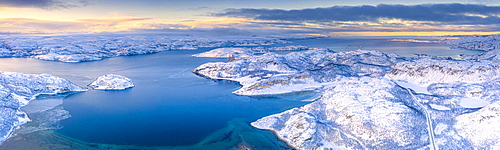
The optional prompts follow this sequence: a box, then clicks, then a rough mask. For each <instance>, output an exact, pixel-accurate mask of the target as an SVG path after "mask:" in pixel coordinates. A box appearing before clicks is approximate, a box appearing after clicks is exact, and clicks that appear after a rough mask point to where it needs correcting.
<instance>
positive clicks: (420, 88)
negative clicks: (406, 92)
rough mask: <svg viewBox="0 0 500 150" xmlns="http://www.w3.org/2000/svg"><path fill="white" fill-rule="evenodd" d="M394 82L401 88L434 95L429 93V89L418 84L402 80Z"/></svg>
mask: <svg viewBox="0 0 500 150" xmlns="http://www.w3.org/2000/svg"><path fill="white" fill-rule="evenodd" d="M394 82H396V83H397V84H398V85H399V86H402V87H405V88H409V89H412V90H413V91H415V92H416V93H421V94H428V95H432V93H430V92H429V91H427V87H423V86H420V85H417V84H412V83H408V82H406V81H402V80H394Z"/></svg>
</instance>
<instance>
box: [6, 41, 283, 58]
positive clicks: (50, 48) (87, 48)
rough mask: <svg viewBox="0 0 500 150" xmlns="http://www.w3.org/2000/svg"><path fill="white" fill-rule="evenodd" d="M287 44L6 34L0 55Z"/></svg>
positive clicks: (109, 54) (114, 54)
mask: <svg viewBox="0 0 500 150" xmlns="http://www.w3.org/2000/svg"><path fill="white" fill-rule="evenodd" d="M282 43H288V42H287V41H283V40H279V39H277V38H258V37H234V38H223V37H220V38H217V37H213V38H207V37H186V36H161V35H134V36H131V35H123V36H116V35H99V36H92V35H90V36H88V35H72V36H5V37H1V38H0V57H30V58H35V59H41V60H48V61H60V62H68V63H77V62H86V61H97V60H102V59H106V58H110V57H118V56H131V55H141V54H153V53H158V52H162V51H168V50H194V49H198V48H207V47H223V46H260V45H272V44H282Z"/></svg>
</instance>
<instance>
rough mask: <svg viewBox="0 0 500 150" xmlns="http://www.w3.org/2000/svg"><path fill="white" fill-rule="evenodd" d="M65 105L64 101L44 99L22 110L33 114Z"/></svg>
mask: <svg viewBox="0 0 500 150" xmlns="http://www.w3.org/2000/svg"><path fill="white" fill-rule="evenodd" d="M62 103H63V100H62V99H43V100H33V101H31V102H30V103H29V104H28V105H26V106H24V107H22V108H21V110H22V111H24V112H26V113H28V114H31V113H37V112H42V111H46V110H49V109H52V108H54V107H56V106H59V105H61V104H62Z"/></svg>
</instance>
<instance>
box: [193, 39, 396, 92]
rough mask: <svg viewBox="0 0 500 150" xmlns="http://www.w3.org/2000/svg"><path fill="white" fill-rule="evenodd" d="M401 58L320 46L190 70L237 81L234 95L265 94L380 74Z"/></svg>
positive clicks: (318, 86) (218, 63)
mask: <svg viewBox="0 0 500 150" xmlns="http://www.w3.org/2000/svg"><path fill="white" fill-rule="evenodd" d="M400 61H403V58H402V57H400V56H397V55H387V54H383V53H381V52H378V51H368V50H357V51H351V52H339V53H335V52H333V51H330V50H323V49H321V50H311V51H306V52H295V53H290V54H287V55H282V54H275V53H266V54H264V55H258V56H254V55H252V56H245V57H235V58H232V59H230V61H229V62H225V63H224V62H215V63H206V64H203V65H201V66H199V67H197V68H196V69H194V70H193V72H194V73H196V74H199V75H202V76H205V77H208V78H211V79H225V80H233V81H238V82H239V83H240V84H241V85H243V87H242V88H240V89H238V90H237V91H235V92H234V93H235V94H239V95H264V94H278V93H289V92H296V91H304V90H317V89H323V87H328V86H329V85H331V84H335V83H336V82H337V81H339V80H341V79H342V78H345V77H360V76H372V77H376V76H383V75H384V74H386V73H387V72H389V71H390V70H391V66H392V65H394V64H395V63H397V62H400Z"/></svg>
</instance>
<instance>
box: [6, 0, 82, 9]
mask: <svg viewBox="0 0 500 150" xmlns="http://www.w3.org/2000/svg"><path fill="white" fill-rule="evenodd" d="M89 4H90V2H89V0H0V7H34V8H43V9H60V8H72V7H83V6H87V5H89Z"/></svg>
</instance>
